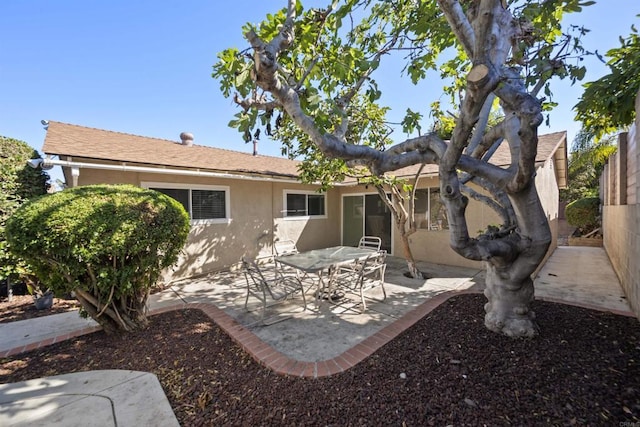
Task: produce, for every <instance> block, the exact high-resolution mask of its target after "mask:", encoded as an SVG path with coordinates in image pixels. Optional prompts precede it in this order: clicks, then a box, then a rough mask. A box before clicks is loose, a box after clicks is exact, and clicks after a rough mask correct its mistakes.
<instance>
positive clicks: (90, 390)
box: [0, 247, 633, 426]
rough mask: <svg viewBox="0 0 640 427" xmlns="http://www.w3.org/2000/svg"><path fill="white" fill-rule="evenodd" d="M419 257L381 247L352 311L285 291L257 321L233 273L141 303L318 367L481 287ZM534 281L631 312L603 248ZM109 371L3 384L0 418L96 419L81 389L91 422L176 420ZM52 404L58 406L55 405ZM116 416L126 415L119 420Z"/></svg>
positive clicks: (76, 320)
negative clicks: (374, 283)
mask: <svg viewBox="0 0 640 427" xmlns="http://www.w3.org/2000/svg"><path fill="white" fill-rule="evenodd" d="M420 267H421V269H422V270H423V271H424V272H426V273H427V274H428V275H429V277H433V278H432V279H428V280H415V279H409V278H406V277H404V275H403V272H404V271H406V266H405V263H404V260H402V259H399V258H394V257H389V258H388V269H387V274H386V280H385V283H386V285H385V288H386V290H387V299H386V300H385V301H383V302H375V301H374V300H371V302H370V303H367V308H368V309H367V311H366V312H365V313H363V314H361V313H360V312H359V309H358V307H357V305H356V303H357V301H356V300H353V299H350V298H344V299H341V300H340V303H339V304H335V305H334V304H330V303H328V302H320V303H319V304H315V303H314V302H311V303H310V304H308V308H307V310H305V311H303V310H302V306H301V305H300V304H299V301H296V300H292V301H290V302H288V303H285V304H280V305H277V306H274V307H272V308H271V309H270V310H269V320H270V321H277V320H282V321H278V322H276V323H274V324H272V325H270V326H264V325H262V323H261V322H259V316H258V313H257V312H256V311H252V312H249V313H247V312H246V311H245V310H244V300H245V295H246V290H245V286H246V285H245V282H244V278H243V277H242V276H241V275H238V274H232V273H219V274H214V275H209V276H204V277H200V278H197V279H192V280H188V281H184V282H181V283H176V284H174V285H173V286H172V287H171V288H170V289H167V290H165V291H163V292H161V293H158V294H155V295H153V296H152V298H150V311H151V313H152V314H154V313H159V312H163V311H168V310H174V309H177V308H185V307H191V308H197V309H201V310H202V311H204V312H205V313H207V314H208V315H209V316H210V317H211V318H212V319H213V320H214V321H215V322H216V323H217V324H218V325H219V326H220V327H222V328H223V329H225V330H226V331H227V332H228V333H229V335H230V336H231V337H232V338H233V339H234V340H235V341H236V342H237V343H238V344H239V345H240V346H242V347H243V348H244V349H245V350H246V351H247V352H249V353H250V354H252V355H253V357H254V358H255V359H256V360H257V361H258V362H259V363H262V364H263V365H265V366H267V367H268V368H270V369H273V370H274V371H276V372H278V373H281V374H286V375H295V376H307V377H320V376H325V375H331V374H334V373H337V372H341V371H344V370H346V369H349V368H350V367H352V366H354V365H355V364H357V363H359V362H360V361H362V360H363V359H365V358H366V357H368V356H369V355H370V354H372V353H373V352H374V351H375V350H377V349H378V348H380V347H381V346H382V345H384V344H385V343H387V342H389V341H390V340H392V339H393V338H394V337H396V336H397V335H398V334H399V333H401V332H402V331H404V330H405V329H406V328H408V327H410V326H411V325H413V324H414V323H415V322H417V321H418V320H420V319H421V318H422V317H423V316H424V315H425V314H427V313H429V312H430V311H431V310H433V309H434V308H435V307H437V306H438V305H439V304H441V303H442V302H443V301H445V300H446V299H448V298H450V297H451V296H453V295H456V294H459V293H468V292H479V291H481V290H482V289H483V287H484V272H483V271H482V270H478V269H468V268H458V267H451V266H443V265H437V264H429V263H420ZM535 285H536V298H538V299H544V300H549V301H555V302H564V303H569V304H575V305H580V306H584V307H588V308H594V309H599V310H605V311H611V312H614V313H617V314H622V315H629V316H632V315H633V314H632V313H631V311H630V308H629V305H628V303H627V302H626V299H625V298H624V295H623V294H622V290H621V287H620V283H619V281H618V279H617V277H616V276H615V273H614V272H613V270H612V268H611V264H610V263H609V260H608V257H607V255H606V253H605V252H604V250H603V249H602V248H586V247H559V248H558V249H557V250H556V251H555V252H554V254H553V255H552V257H551V258H550V259H549V261H548V262H547V263H546V264H545V266H544V267H543V269H542V270H541V271H540V273H539V275H538V278H537V279H536V280H535ZM372 296H373V297H375V296H376V295H375V294H374V295H372ZM378 296H380V295H378ZM255 305H256V302H255V301H250V306H252V307H253V306H255ZM98 329H99V327H98V326H97V325H96V324H95V323H94V322H93V321H92V320H86V319H81V318H80V317H79V316H78V315H77V313H75V312H74V313H66V314H58V315H53V316H47V317H44V318H37V319H31V320H25V321H21V322H13V323H8V324H1V325H0V337H1V341H0V357H7V356H10V355H15V354H19V353H21V352H24V351H29V350H32V349H35V348H38V347H40V346H43V345H49V344H52V343H54V342H58V341H61V340H64V339H68V338H70V337H74V336H78V335H81V334H85V333H90V332H93V331H95V330H98ZM116 372H122V374H119V375H117V376H113V374H112V372H111V371H108V372H106V373H105V372H103V371H97V372H92V373H82V374H77V375H78V376H80V377H82V376H83V375H84V376H87V377H86V380H87V382H86V383H84V380H80V381H77V380H75V378H70V377H69V376H68V375H66V376H62V377H64V378H62V379H61V377H60V376H59V377H51V378H45V379H39V380H32V381H28V382H26V383H16V384H6V385H2V386H0V425H2V426H4V425H27V424H29V425H64V426H68V425H74V424H71V423H70V420H71V418H70V417H64V416H63V415H64V414H69V415H71V414H73V419H74V420H75V422H77V425H89V424H91V425H96V423H95V420H96V418H95V417H94V416H93V411H86V412H84V413H82V412H77V411H76V410H75V409H74V408H75V406H74V405H76V403H75V402H76V400H74V399H71V401H69V398H68V396H70V395H74V396H85V397H87V398H89V397H90V399H91V404H92V405H93V404H95V405H97V406H100V405H102V404H103V403H104V402H106V401H109V402H111V403H109V405H111V407H112V408H113V411H112V413H111V415H110V416H111V418H109V416H108V415H107V412H108V411H107V412H101V413H102V414H104V418H102V417H101V418H100V419H101V420H105V422H104V423H100V425H116V424H111V421H107V420H112V419H113V420H116V422H117V425H119V426H124V425H136V426H138V425H140V426H144V425H167V426H173V425H177V422H175V417H173V418H172V417H171V416H168V415H167V417H166V418H165V417H164V415H163V417H156V418H154V423H153V424H145V422H146V421H145V419H146V418H145V414H144V413H140V412H145V411H139V410H136V409H135V408H141V407H145V408H153V410H152V411H151V412H153V413H162V414H166V413H167V408H168V411H169V412H171V408H170V407H169V406H168V402H167V400H166V397H165V395H164V393H163V392H162V389H161V388H160V387H149V381H151V380H149V379H148V378H146V377H144V379H142V377H141V376H140V375H141V373H138V372H130V371H116ZM73 375H76V374H73ZM147 375H151V374H147ZM102 376H107V377H111V376H113V378H116V377H117V378H118V380H117V381H116V383H117V384H112V385H113V386H114V387H119V389H118V393H119V397H123V396H127V395H130V396H131V398H132V399H133V398H134V396H136V395H138V394H143V395H145V398H146V399H147V400H146V401H145V403H144V406H135V405H134V406H131V405H129V406H128V407H129V411H131V412H128V410H127V409H126V407H125V408H124V409H123V410H122V411H120V409H121V408H120V407H119V406H120V405H121V404H122V405H125V406H126V405H128V403H129V402H130V400H127V399H126V398H124V399H122V400H113V399H111V397H110V395H108V394H105V392H104V390H108V389H110V388H109V387H104V385H105V384H104V383H103V382H102V381H92V380H91V378H94V379H95V378H102ZM151 376H152V375H151ZM152 377H154V376H152ZM154 378H155V377H154ZM155 381H156V382H157V379H156V380H155ZM98 385H99V386H98ZM143 389H144V392H142V390H143ZM149 389H150V391H149ZM124 390H126V391H127V392H128V393H127V392H124ZM95 396H102V397H100V398H94V397H95ZM109 399H111V400H109ZM37 402H46V403H47V404H46V405H44V404H43V405H40V404H38V403H37ZM69 402H71V403H69ZM131 402H133V400H131ZM82 405H84V403H82ZM105 407H106V406H105ZM60 408H65V410H64V411H60ZM103 410H104V408H103ZM54 414H56V415H59V416H62V418H61V419H62V420H64V422H63V421H60V422H57V423H55V422H53V421H54V419H56V418H55V417H53V415H54ZM120 414H122V415H120ZM171 415H173V413H172V412H171ZM85 417H86V418H85ZM136 417H138V418H136ZM125 419H126V420H130V421H131V424H130V423H129V422H128V421H122V420H125ZM133 420H135V422H134V421H133ZM165 421H166V422H165ZM38 422H40V424H38Z"/></svg>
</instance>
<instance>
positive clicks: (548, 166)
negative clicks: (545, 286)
mask: <svg viewBox="0 0 640 427" xmlns="http://www.w3.org/2000/svg"><path fill="white" fill-rule="evenodd" d="M535 183H536V190H537V191H538V197H539V198H540V203H542V208H543V209H544V211H545V212H546V214H547V220H548V221H549V227H551V239H552V240H551V245H550V246H549V250H548V251H547V255H546V256H545V258H544V260H543V261H542V262H541V263H540V266H539V267H538V270H536V272H535V273H534V275H535V274H537V273H538V271H540V269H541V268H542V266H543V265H544V263H545V262H546V260H547V259H548V258H549V257H550V256H551V254H552V253H553V251H554V250H555V249H556V248H557V247H558V218H559V216H560V189H559V188H558V181H557V179H556V170H555V162H554V161H553V159H549V160H547V161H546V162H545V163H544V164H543V165H542V166H541V167H539V168H538V169H537V173H536V179H535Z"/></svg>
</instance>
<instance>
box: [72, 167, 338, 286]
mask: <svg viewBox="0 0 640 427" xmlns="http://www.w3.org/2000/svg"><path fill="white" fill-rule="evenodd" d="M68 182H71V181H68ZM149 182H151V183H167V184H193V185H214V186H226V187H228V188H229V201H230V217H231V219H230V221H229V222H228V223H222V224H220V223H199V222H197V221H195V222H192V226H191V232H190V234H189V237H188V240H187V244H186V245H185V248H184V250H183V254H182V255H181V257H180V259H179V261H178V264H177V266H175V267H173V268H171V269H169V270H168V271H166V274H165V275H164V279H165V281H167V282H168V281H172V280H177V279H180V278H185V277H192V276H196V275H201V274H205V273H208V272H212V271H218V270H223V269H227V268H232V267H235V266H237V264H238V263H239V262H240V260H241V259H242V257H243V256H248V257H251V258H258V257H266V256H271V255H272V254H273V242H274V241H276V240H285V239H291V240H294V241H296V242H297V245H298V247H299V249H300V250H307V249H312V248H318V247H326V246H333V245H338V244H339V243H340V225H339V224H340V214H339V212H340V198H339V196H338V192H337V191H336V190H331V191H329V192H328V193H327V195H326V199H327V204H326V213H327V215H326V218H321V219H305V218H303V219H300V218H295V219H292V218H285V217H284V215H283V213H282V212H283V210H284V194H285V193H284V191H285V190H299V191H315V189H316V187H314V186H308V185H302V184H298V183H295V182H291V183H287V182H270V181H257V180H246V179H222V178H204V177H189V176H177V175H166V174H152V173H139V172H120V171H107V170H98V169H81V170H80V176H79V177H78V185H89V184H99V183H107V184H116V183H128V184H134V185H142V184H143V183H149Z"/></svg>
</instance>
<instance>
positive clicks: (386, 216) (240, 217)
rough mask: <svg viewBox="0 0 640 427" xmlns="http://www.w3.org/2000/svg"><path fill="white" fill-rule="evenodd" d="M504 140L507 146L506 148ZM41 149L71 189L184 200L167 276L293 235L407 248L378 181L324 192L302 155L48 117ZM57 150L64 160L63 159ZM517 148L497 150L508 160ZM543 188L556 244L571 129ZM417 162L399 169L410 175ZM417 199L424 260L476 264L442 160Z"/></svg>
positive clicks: (324, 242) (558, 142) (552, 138)
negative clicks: (463, 251)
mask: <svg viewBox="0 0 640 427" xmlns="http://www.w3.org/2000/svg"><path fill="white" fill-rule="evenodd" d="M504 145H505V144H503V146H504ZM42 151H43V152H44V154H45V157H46V160H45V165H47V164H49V165H60V166H62V170H63V173H64V176H65V179H66V182H67V184H68V185H69V186H77V185H89V184H120V183H126V184H134V185H138V186H141V187H145V188H153V189H157V190H159V191H162V192H164V193H166V194H168V195H170V196H172V197H174V198H175V199H177V200H178V201H180V202H181V203H182V204H183V205H184V206H185V208H186V209H187V211H188V212H189V215H190V216H191V225H192V228H191V233H190V236H189V239H188V242H187V244H186V246H185V248H184V251H183V255H182V256H181V259H180V260H179V262H178V264H177V266H176V267H175V268H173V269H172V271H169V272H167V274H166V276H165V280H167V281H171V280H177V279H182V278H186V277H192V276H196V275H201V274H205V273H208V272H212V271H217V270H223V269H228V268H233V267H235V266H237V264H238V262H239V260H240V259H241V257H242V256H245V255H246V256H249V257H262V256H270V255H272V253H273V243H274V242H276V241H278V240H287V239H291V240H293V241H295V242H296V244H297V246H298V248H299V249H300V250H308V249H313V248H320V247H329V246H334V245H339V244H345V245H357V242H358V240H359V239H360V237H361V236H362V235H364V234H366V235H377V236H380V237H381V238H382V241H383V247H384V248H385V249H387V250H388V251H389V253H390V254H392V255H393V254H396V248H397V254H398V255H399V256H402V255H401V249H400V248H401V242H400V236H399V233H397V232H396V230H394V227H393V225H392V224H393V223H392V219H391V214H390V212H389V210H388V209H387V208H386V206H385V204H384V203H383V201H382V200H381V199H380V198H379V196H378V194H377V192H376V191H375V189H374V188H368V187H367V186H364V185H358V184H357V183H355V182H354V183H351V184H347V183H340V184H338V185H336V186H335V187H334V188H331V189H329V190H328V191H327V192H325V193H320V192H318V186H315V185H305V184H302V183H300V182H299V180H298V165H299V162H297V161H294V160H289V159H285V158H278V157H270V156H263V155H253V154H251V153H242V152H238V151H232V150H226V149H220V148H212V147H207V146H201V145H197V144H194V143H193V137H192V136H191V135H190V134H186V133H182V134H181V141H169V140H164V139H156V138H148V137H144V136H137V135H130V134H126V133H120V132H113V131H107V130H100V129H94V128H88V127H83V126H77V125H72V124H65V123H60V122H55V121H50V122H49V123H48V128H47V134H46V137H45V141H44V146H43V148H42ZM55 156H57V159H55ZM509 160H510V157H509V152H508V150H507V149H506V148H505V149H500V150H498V151H497V152H496V154H495V155H494V156H493V160H492V163H494V164H496V165H507V164H509ZM536 160H537V176H536V185H537V188H538V191H539V193H540V198H541V200H542V203H543V206H544V208H545V210H546V212H547V214H548V218H549V221H550V224H551V228H552V230H553V236H554V241H553V243H552V249H553V248H555V247H556V236H557V219H558V209H559V202H558V199H559V197H558V195H559V192H558V190H559V189H560V188H563V187H564V186H565V185H566V170H567V146H566V132H558V133H552V134H548V135H542V136H540V138H539V148H538V156H537V159H536ZM416 171H417V166H416V167H410V168H405V169H402V170H399V171H396V176H406V177H408V178H412V177H413V176H414V175H415V173H416ZM418 189H419V190H418V192H417V201H416V222H417V225H418V231H417V232H416V233H415V234H413V235H412V236H411V245H412V251H413V253H414V256H415V258H416V259H417V260H424V261H429V262H433V263H440V264H448V265H456V266H469V267H472V266H473V267H478V266H479V265H480V264H479V263H478V262H477V261H470V260H467V259H465V258H463V257H461V256H459V255H458V254H456V253H455V252H453V250H452V249H451V248H450V247H449V232H448V224H447V219H446V213H445V212H444V209H442V203H441V202H440V199H439V186H438V173H437V166H436V165H426V166H425V168H424V169H423V172H422V176H421V178H420V181H419V185H418ZM468 219H469V230H482V229H485V228H486V227H487V225H489V224H496V223H497V222H498V220H497V216H496V215H495V213H494V212H493V211H491V210H490V209H489V208H488V207H487V206H486V205H484V204H481V203H479V202H475V201H473V200H472V201H471V202H470V204H469V208H468Z"/></svg>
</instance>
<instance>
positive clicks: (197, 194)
mask: <svg viewBox="0 0 640 427" xmlns="http://www.w3.org/2000/svg"><path fill="white" fill-rule="evenodd" d="M191 199H192V202H193V209H192V210H193V219H224V218H226V217H227V209H226V200H225V192H224V191H213V190H192V191H191Z"/></svg>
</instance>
